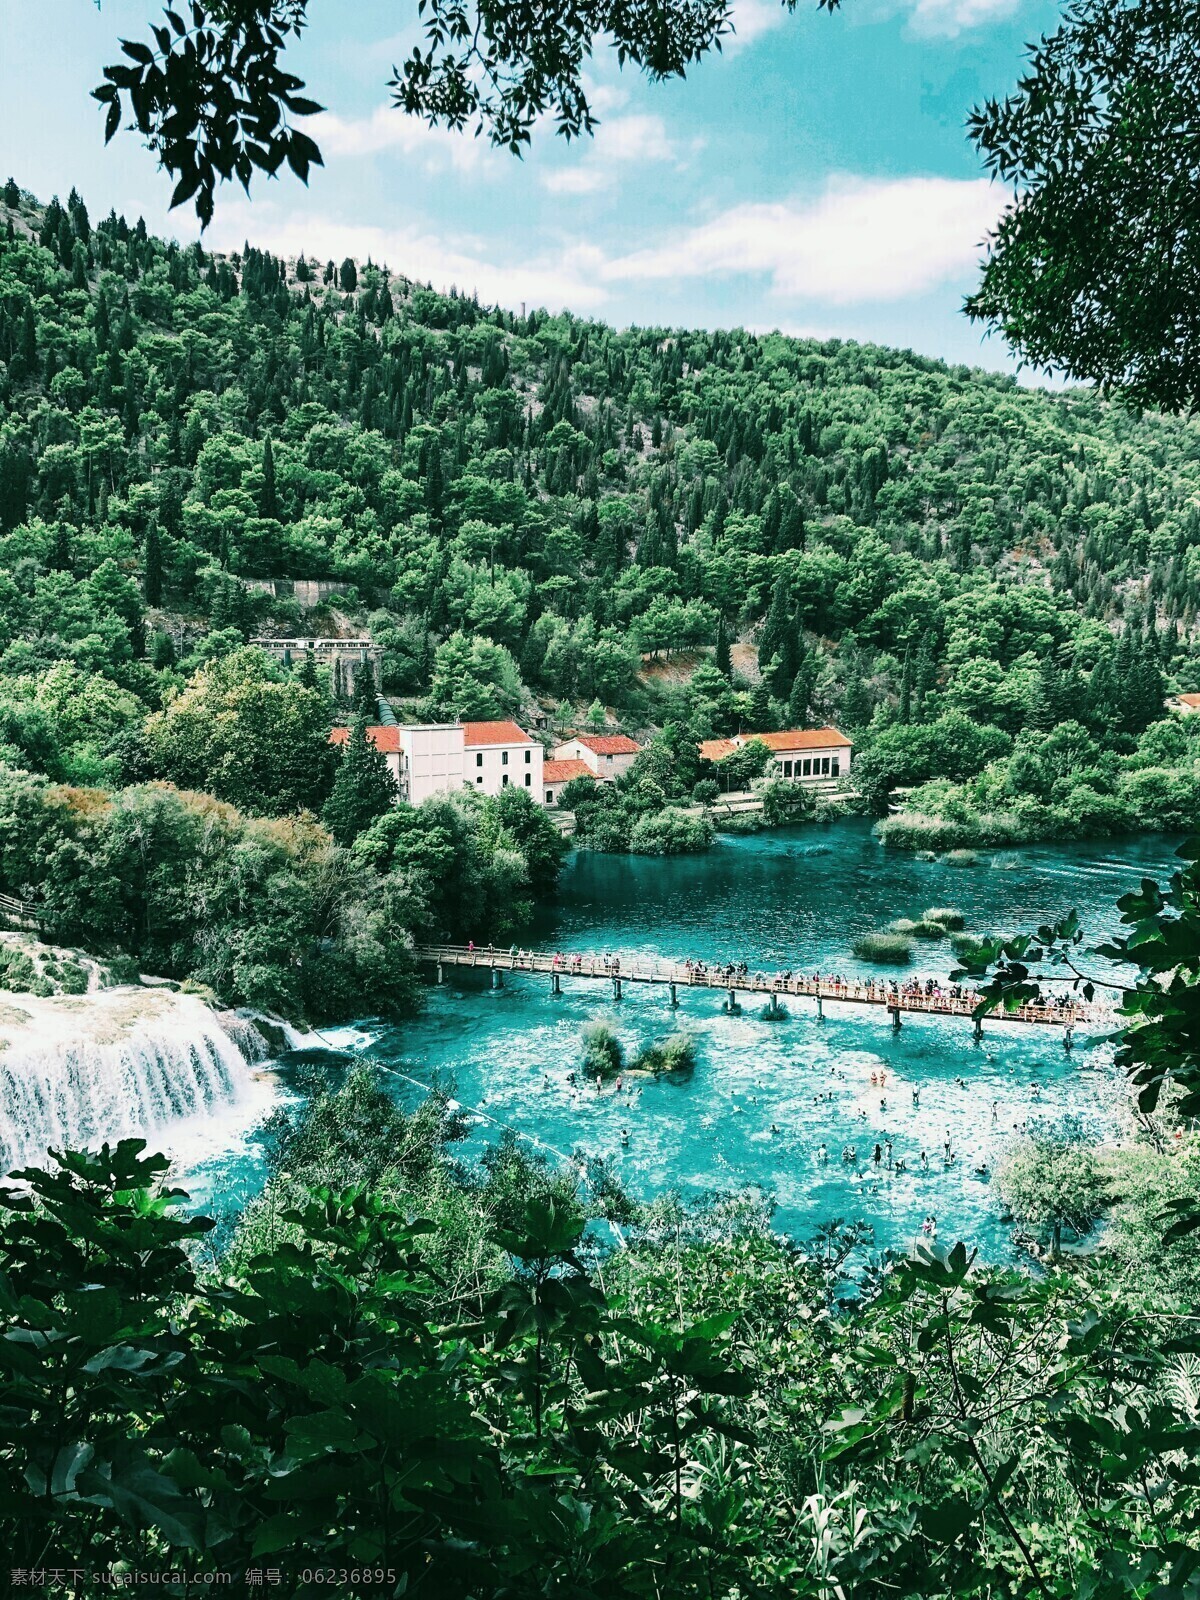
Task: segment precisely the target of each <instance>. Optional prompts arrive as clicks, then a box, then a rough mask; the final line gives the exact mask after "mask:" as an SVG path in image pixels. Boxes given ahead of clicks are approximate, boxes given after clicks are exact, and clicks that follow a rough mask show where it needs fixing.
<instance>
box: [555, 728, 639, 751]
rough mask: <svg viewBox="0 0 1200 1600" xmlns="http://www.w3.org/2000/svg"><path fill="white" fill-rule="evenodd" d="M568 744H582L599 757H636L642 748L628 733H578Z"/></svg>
mask: <svg viewBox="0 0 1200 1600" xmlns="http://www.w3.org/2000/svg"><path fill="white" fill-rule="evenodd" d="M567 743H568V744H571V743H574V744H581V745H584V746H585V747H586V748H587V749H588V750H591V751H592V752H593V754H595V755H598V756H635V755H637V753H638V751H639V750H640V749H641V748H642V747H641V745H640V744H637V743H636V742H635V741H634V740H633V739H631V738H630V737H629V735H628V734H626V733H577V734H576V735H575V738H574V739H573V740H570V739H568V741H567Z"/></svg>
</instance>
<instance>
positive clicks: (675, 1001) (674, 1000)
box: [671, 984, 679, 1011]
mask: <svg viewBox="0 0 1200 1600" xmlns="http://www.w3.org/2000/svg"><path fill="white" fill-rule="evenodd" d="M678 1005H679V990H678V989H677V988H676V987H675V985H674V984H672V985H671V1009H672V1010H673V1011H674V1010H675V1009H676V1007H677V1006H678Z"/></svg>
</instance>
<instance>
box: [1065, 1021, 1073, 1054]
mask: <svg viewBox="0 0 1200 1600" xmlns="http://www.w3.org/2000/svg"><path fill="white" fill-rule="evenodd" d="M1074 1044H1075V1024H1074V1023H1073V1022H1068V1023H1067V1025H1066V1027H1065V1028H1064V1029H1063V1049H1064V1050H1066V1051H1067V1052H1068V1054H1069V1053H1070V1051H1071V1050H1072V1049H1073V1047H1074Z"/></svg>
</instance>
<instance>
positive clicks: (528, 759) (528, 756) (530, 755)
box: [525, 750, 533, 783]
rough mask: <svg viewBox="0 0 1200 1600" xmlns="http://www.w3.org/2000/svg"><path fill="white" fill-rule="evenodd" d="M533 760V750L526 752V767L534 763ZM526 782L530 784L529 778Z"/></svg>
mask: <svg viewBox="0 0 1200 1600" xmlns="http://www.w3.org/2000/svg"><path fill="white" fill-rule="evenodd" d="M532 760H533V751H532V750H526V752H525V765H526V766H528V765H529V763H530V762H531V761H532ZM525 781H526V783H528V782H529V779H528V778H526V780H525Z"/></svg>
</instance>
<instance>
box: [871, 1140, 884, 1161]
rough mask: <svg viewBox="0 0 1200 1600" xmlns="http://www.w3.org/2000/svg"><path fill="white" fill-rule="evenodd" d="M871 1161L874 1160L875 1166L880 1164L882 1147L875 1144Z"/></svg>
mask: <svg viewBox="0 0 1200 1600" xmlns="http://www.w3.org/2000/svg"><path fill="white" fill-rule="evenodd" d="M873 1160H874V1162H875V1165H876V1166H879V1164H880V1162H882V1160H883V1146H882V1145H881V1144H877V1145H876V1146H875V1152H874V1156H873Z"/></svg>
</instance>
